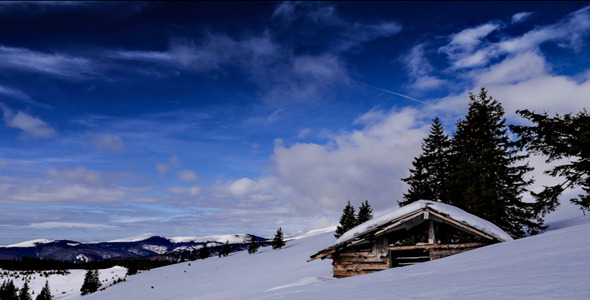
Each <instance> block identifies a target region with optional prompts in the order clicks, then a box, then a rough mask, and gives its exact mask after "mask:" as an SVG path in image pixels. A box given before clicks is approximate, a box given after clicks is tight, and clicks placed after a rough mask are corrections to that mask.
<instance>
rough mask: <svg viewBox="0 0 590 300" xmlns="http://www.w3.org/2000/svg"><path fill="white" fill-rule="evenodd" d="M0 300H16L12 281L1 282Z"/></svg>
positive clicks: (16, 295) (15, 290) (15, 291)
mask: <svg viewBox="0 0 590 300" xmlns="http://www.w3.org/2000/svg"><path fill="white" fill-rule="evenodd" d="M0 299H1V300H5V299H6V300H18V294H17V289H16V286H14V282H13V281H12V280H8V281H4V282H2V286H0Z"/></svg>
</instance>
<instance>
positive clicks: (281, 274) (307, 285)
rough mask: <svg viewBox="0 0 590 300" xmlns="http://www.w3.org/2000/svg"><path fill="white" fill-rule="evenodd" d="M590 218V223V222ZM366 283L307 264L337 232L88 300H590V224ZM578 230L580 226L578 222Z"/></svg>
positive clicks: (155, 273)
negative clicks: (392, 298)
mask: <svg viewBox="0 0 590 300" xmlns="http://www.w3.org/2000/svg"><path fill="white" fill-rule="evenodd" d="M589 219H590V218H589ZM587 221H588V220H586V222H582V223H583V224H577V225H574V226H570V227H565V228H561V229H558V230H554V231H548V232H546V233H543V234H540V235H538V236H533V237H529V238H524V239H520V240H516V241H510V242H506V243H501V244H495V245H491V246H488V247H483V248H479V249H476V250H473V251H469V252H466V253H462V254H458V255H455V256H451V257H447V258H444V259H440V260H437V261H432V262H426V263H422V264H417V265H413V266H408V267H404V268H396V269H390V270H386V271H382V272H378V273H373V274H369V275H364V276H357V277H351V278H345V279H338V280H336V279H332V274H331V272H332V270H331V261H330V260H324V261H313V262H309V263H307V262H306V260H307V258H309V255H311V254H313V253H314V252H315V251H317V250H318V249H322V248H324V247H326V246H329V245H330V244H332V243H333V242H334V237H333V235H332V233H322V234H319V235H315V236H311V237H306V238H303V239H297V240H294V241H291V242H290V243H288V244H287V245H288V246H287V247H286V248H284V249H282V250H278V251H275V250H272V249H270V248H268V247H267V248H263V249H261V251H260V253H257V254H254V255H249V254H248V253H245V252H242V253H233V254H232V255H230V256H229V257H227V258H217V257H213V258H209V259H206V260H202V261H195V262H191V264H190V266H189V264H188V263H182V264H178V265H173V266H168V267H163V268H160V269H155V270H152V271H149V272H145V273H142V274H139V275H137V276H132V277H129V278H128V279H127V282H125V283H123V284H119V285H116V286H113V287H110V288H108V289H107V290H105V291H102V292H99V293H95V294H93V295H90V296H85V297H84V299H87V300H90V299H129V298H140V299H369V298H376V299H384V298H388V297H391V296H395V297H396V298H401V299H409V298H413V299H473V298H480V299H522V298H526V299H584V298H587V297H588V295H590V284H589V283H588V279H589V278H590V251H588V249H590V235H588V234H587V233H588V232H589V231H590V223H589V222H587ZM578 223H580V222H578Z"/></svg>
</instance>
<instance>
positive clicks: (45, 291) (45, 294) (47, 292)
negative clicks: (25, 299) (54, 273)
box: [35, 281, 53, 300]
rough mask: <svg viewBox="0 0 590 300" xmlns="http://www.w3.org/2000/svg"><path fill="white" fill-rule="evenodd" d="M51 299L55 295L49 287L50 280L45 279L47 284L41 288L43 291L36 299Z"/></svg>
mask: <svg viewBox="0 0 590 300" xmlns="http://www.w3.org/2000/svg"><path fill="white" fill-rule="evenodd" d="M51 299H53V295H51V290H50V289H49V281H45V286H43V289H41V292H39V295H37V298H35V300H51Z"/></svg>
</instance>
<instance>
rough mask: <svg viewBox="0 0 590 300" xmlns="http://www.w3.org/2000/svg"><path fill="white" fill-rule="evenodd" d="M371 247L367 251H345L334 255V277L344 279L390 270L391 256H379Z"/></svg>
mask: <svg viewBox="0 0 590 300" xmlns="http://www.w3.org/2000/svg"><path fill="white" fill-rule="evenodd" d="M371 250H372V247H371V246H369V247H368V248H366V249H354V250H345V251H343V252H340V253H337V254H334V255H333V257H332V266H333V267H334V277H336V278H344V277H350V276H356V275H363V274H369V273H373V272H377V271H382V270H387V269H389V256H387V255H385V256H383V255H379V256H378V255H377V254H376V253H374V252H373V251H371Z"/></svg>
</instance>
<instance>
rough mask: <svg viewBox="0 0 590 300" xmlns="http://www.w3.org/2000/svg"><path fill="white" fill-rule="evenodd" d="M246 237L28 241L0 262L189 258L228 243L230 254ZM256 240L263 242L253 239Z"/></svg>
mask: <svg viewBox="0 0 590 300" xmlns="http://www.w3.org/2000/svg"><path fill="white" fill-rule="evenodd" d="M252 237H253V235H250V234H233V235H212V236H203V237H171V238H167V237H161V236H150V235H143V236H140V237H134V238H127V239H118V240H113V241H109V242H94V243H80V242H76V241H69V240H56V241H52V240H45V239H40V240H32V241H27V242H21V243H18V244H13V245H8V246H0V259H2V260H12V259H21V258H23V257H34V258H41V259H57V260H63V261H70V262H85V261H100V260H104V259H110V258H116V259H125V258H140V257H158V258H165V259H172V260H176V259H180V258H188V257H190V252H191V251H192V250H194V249H200V248H202V247H203V244H205V243H207V246H208V247H210V248H212V250H214V251H217V250H219V249H221V247H223V245H224V244H225V243H226V242H228V243H229V244H230V247H231V249H232V251H239V250H243V249H246V248H247V247H248V245H249V243H250V240H251V239H252ZM254 237H255V238H256V240H257V241H259V242H265V241H266V239H265V238H262V237H258V236H254Z"/></svg>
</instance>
